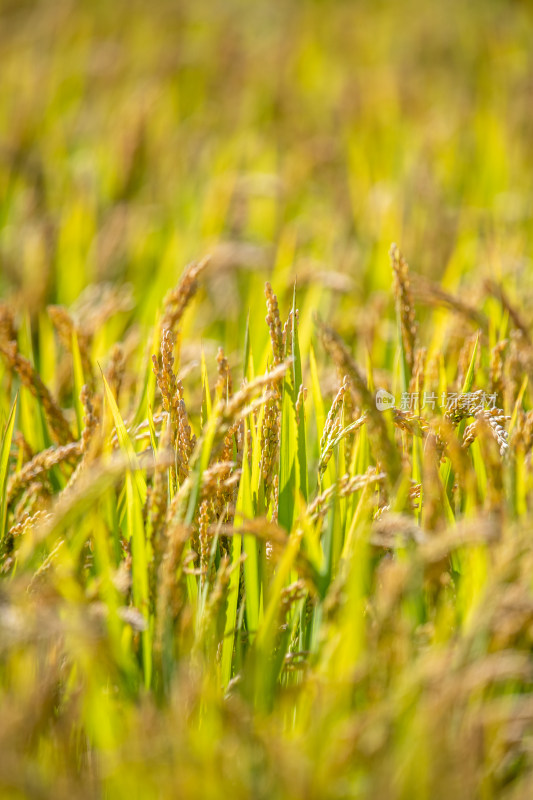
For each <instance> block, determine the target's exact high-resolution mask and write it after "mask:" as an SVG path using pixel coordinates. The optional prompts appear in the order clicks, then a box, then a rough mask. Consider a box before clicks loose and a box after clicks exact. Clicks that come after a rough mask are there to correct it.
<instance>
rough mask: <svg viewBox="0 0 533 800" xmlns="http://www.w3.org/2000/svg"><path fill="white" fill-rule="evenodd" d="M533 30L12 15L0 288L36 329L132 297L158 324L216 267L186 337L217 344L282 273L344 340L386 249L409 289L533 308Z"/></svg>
mask: <svg viewBox="0 0 533 800" xmlns="http://www.w3.org/2000/svg"><path fill="white" fill-rule="evenodd" d="M532 15H533V12H532V9H531V6H530V4H529V3H527V2H519V0H515V1H514V2H504V1H503V0H490V1H489V2H487V1H486V0H473V2H469V3H464V2H460V1H459V0H449V2H446V3H425V2H420V1H419V0H404V1H403V2H399V3H388V2H381V1H380V0H377V1H376V0H372V2H365V1H364V0H362V1H361V2H342V1H339V2H304V3H300V2H289V1H288V0H283V2H277V3H268V2H261V0H260V1H259V2H254V3H244V2H238V1H237V0H227V2H218V3H217V2H205V0H199V1H197V2H186V1H184V2H169V1H167V0H157V2H154V3H151V4H149V5H148V4H145V3H141V2H133V3H132V2H122V0H114V2H112V3H106V2H69V1H65V0H59V2H56V3H54V4H53V5H52V4H50V3H47V2H42V3H29V2H22V3H21V2H5V0H4V2H3V3H2V17H1V26H0V42H1V44H0V46H1V56H2V84H1V87H0V100H1V102H0V197H1V202H0V223H1V228H2V234H1V251H0V255H1V277H0V290H1V292H2V295H3V296H4V297H6V296H7V297H9V298H10V299H12V300H13V302H14V303H18V304H22V303H23V304H24V306H25V307H26V308H29V309H31V311H32V313H33V314H35V313H37V312H38V311H39V309H41V308H42V307H43V305H44V304H46V303H62V304H66V305H70V304H71V303H73V301H74V300H75V299H76V298H77V297H78V295H79V294H80V292H81V291H82V290H83V289H84V287H86V286H87V285H88V284H89V283H91V282H93V281H102V280H106V281H113V282H130V283H131V284H132V286H133V288H134V293H135V300H136V303H137V304H138V306H139V309H138V318H140V319H142V320H144V321H149V320H151V319H152V318H153V313H154V308H155V306H156V305H157V303H158V302H159V299H160V298H161V296H162V295H163V294H164V292H165V291H166V290H167V289H168V288H169V287H170V286H172V285H174V284H175V283H176V280H177V278H178V277H179V274H180V273H181V270H182V269H183V266H184V264H185V263H186V262H187V261H189V260H190V259H192V258H195V257H199V256H201V255H203V254H204V253H205V252H212V253H213V254H214V260H213V265H212V269H211V277H210V281H209V284H208V291H207V294H206V296H205V297H204V307H203V313H202V314H199V315H198V325H200V324H201V325H202V328H203V329H204V330H205V326H204V323H205V320H206V319H209V320H210V322H211V325H210V326H209V327H210V332H211V333H212V334H213V335H216V337H217V338H218V339H221V338H222V339H225V340H227V341H225V342H224V343H225V344H226V346H228V347H229V348H230V350H231V348H232V347H233V348H235V347H236V346H237V342H238V341H239V340H238V332H239V331H240V330H242V328H243V326H244V323H245V319H246V314H247V312H248V305H252V307H253V306H254V298H256V297H257V298H259V297H260V296H261V293H260V292H259V291H258V289H259V287H260V286H262V283H263V282H264V278H265V275H267V274H269V273H271V272H272V271H273V270H274V271H275V272H276V277H277V279H278V286H277V290H278V292H281V290H282V288H283V286H286V287H287V291H290V290H291V287H290V286H289V284H291V283H292V280H293V277H294V276H295V275H298V278H299V282H300V284H301V285H302V287H303V286H304V285H305V284H307V283H308V282H309V281H311V280H313V281H316V283H317V284H318V285H321V286H322V287H323V292H322V294H321V297H320V303H319V304H320V306H321V309H322V311H323V312H324V313H325V314H333V313H335V314H337V315H338V320H339V323H340V325H341V327H342V328H345V329H348V331H349V329H350V328H351V327H352V326H353V325H354V324H355V321H354V320H353V319H350V318H349V315H346V316H344V315H343V314H342V311H343V307H346V305H348V306H349V303H350V302H351V300H350V299H348V302H347V303H346V304H345V305H344V306H343V298H344V297H345V295H346V294H349V295H351V294H352V293H355V294H356V296H357V298H358V299H360V300H361V301H363V302H366V301H367V300H368V299H369V298H372V303H378V302H379V297H380V295H379V293H380V292H382V291H383V290H387V289H388V288H389V272H388V268H387V267H386V266H385V267H384V265H386V264H387V257H386V253H387V250H388V247H389V244H390V242H391V241H399V242H400V243H401V246H402V249H403V250H404V252H405V253H406V254H407V256H408V257H410V260H411V262H412V266H413V268H414V270H415V271H416V272H420V273H422V274H424V275H428V276H431V277H434V278H441V277H443V276H445V274H446V270H447V268H450V262H453V265H452V266H453V272H454V275H457V274H462V275H464V281H465V284H466V286H467V287H469V288H470V289H472V291H474V292H475V286H476V283H478V282H479V275H480V272H489V273H494V272H496V273H505V274H510V275H511V276H512V277H513V278H514V280H515V281H520V286H521V291H522V290H524V291H525V290H526V289H527V291H530V288H531V287H530V284H529V280H528V276H529V274H530V272H531V270H530V269H529V266H530V264H529V261H528V260H527V258H526V255H525V254H528V253H529V251H530V249H531V248H530V237H531V225H530V214H531V207H532V202H531V201H532V198H531V192H532V187H531V179H530V175H531V168H532V159H533V151H532V148H531V146H530V144H531V138H532V133H533V131H532V125H533V122H532V116H531V112H530V108H531V102H532V93H533V68H532V67H533V65H532V61H533V51H532V48H531V34H532V31H533V25H532ZM451 280H452V281H453V277H452V278H451ZM279 284H281V286H280V285H279ZM259 302H260V303H262V300H259V299H258V303H259ZM258 307H259V306H257V308H258ZM230 309H231V320H232V322H233V324H229V323H228V314H227V312H228V310H230ZM253 310H255V309H254V308H252V311H253ZM204 335H205V334H204Z"/></svg>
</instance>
